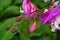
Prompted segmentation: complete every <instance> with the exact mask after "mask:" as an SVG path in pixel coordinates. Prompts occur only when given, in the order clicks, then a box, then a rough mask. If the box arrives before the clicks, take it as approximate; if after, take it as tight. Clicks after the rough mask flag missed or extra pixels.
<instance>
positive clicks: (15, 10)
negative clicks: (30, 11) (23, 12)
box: [1, 6, 20, 17]
mask: <svg viewBox="0 0 60 40" xmlns="http://www.w3.org/2000/svg"><path fill="white" fill-rule="evenodd" d="M12 13H13V14H19V13H20V11H19V7H17V6H9V7H7V8H6V10H5V11H4V12H3V13H2V14H1V17H2V16H4V15H5V16H6V15H11V14H12Z"/></svg>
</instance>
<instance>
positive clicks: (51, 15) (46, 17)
mask: <svg viewBox="0 0 60 40" xmlns="http://www.w3.org/2000/svg"><path fill="white" fill-rule="evenodd" d="M59 14H60V4H59V5H58V6H57V7H56V8H55V9H54V10H49V11H47V12H46V13H44V14H41V15H40V17H39V19H40V21H41V22H42V23H43V24H46V23H49V22H51V21H54V20H55V17H56V16H57V15H59Z"/></svg>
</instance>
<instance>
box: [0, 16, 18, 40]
mask: <svg viewBox="0 0 60 40" xmlns="http://www.w3.org/2000/svg"><path fill="white" fill-rule="evenodd" d="M16 24H17V23H16V21H15V17H14V18H9V19H7V20H5V21H4V22H3V23H2V24H1V25H0V26H1V27H0V40H9V39H11V38H12V37H13V36H14V35H15V34H16V33H12V29H13V28H15V27H17V26H16ZM8 26H10V29H9V30H6V27H8Z"/></svg>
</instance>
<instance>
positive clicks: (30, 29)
mask: <svg viewBox="0 0 60 40" xmlns="http://www.w3.org/2000/svg"><path fill="white" fill-rule="evenodd" d="M36 27H37V24H36V21H35V22H32V23H31V24H30V25H29V27H28V32H29V33H32V32H34V31H35V30H36Z"/></svg>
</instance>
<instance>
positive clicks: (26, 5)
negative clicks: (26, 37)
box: [22, 0, 60, 33]
mask: <svg viewBox="0 0 60 40" xmlns="http://www.w3.org/2000/svg"><path fill="white" fill-rule="evenodd" d="M54 1H55V0H51V3H54ZM57 4H58V2H55V3H54V4H53V5H52V6H50V7H49V8H48V9H45V11H44V12H43V14H40V16H39V20H40V21H41V23H42V24H50V25H51V29H52V30H51V31H53V32H55V30H56V29H60V21H59V20H60V4H58V5H57ZM22 9H23V13H24V14H25V16H24V18H25V19H27V18H28V17H30V18H34V22H32V23H31V24H30V25H29V27H28V31H29V32H30V33H32V32H33V31H34V30H35V29H36V25H37V24H36V19H35V17H36V15H37V11H38V10H39V8H38V7H37V6H36V5H34V4H33V3H32V2H31V1H30V0H24V1H23V4H22Z"/></svg>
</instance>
